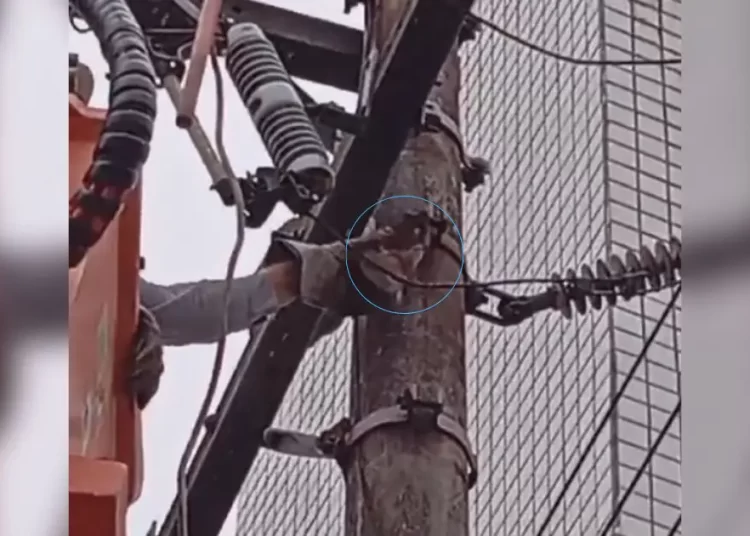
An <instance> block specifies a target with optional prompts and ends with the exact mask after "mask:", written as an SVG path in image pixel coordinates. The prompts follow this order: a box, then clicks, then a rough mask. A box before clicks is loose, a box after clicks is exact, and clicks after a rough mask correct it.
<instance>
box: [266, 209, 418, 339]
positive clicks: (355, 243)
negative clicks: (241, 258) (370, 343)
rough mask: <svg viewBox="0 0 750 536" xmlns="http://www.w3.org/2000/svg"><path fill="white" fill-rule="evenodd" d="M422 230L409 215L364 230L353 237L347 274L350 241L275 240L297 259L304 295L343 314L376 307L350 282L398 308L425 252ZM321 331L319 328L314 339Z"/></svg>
mask: <svg viewBox="0 0 750 536" xmlns="http://www.w3.org/2000/svg"><path fill="white" fill-rule="evenodd" d="M424 233H425V231H424V229H421V226H420V225H418V224H416V223H415V222H414V221H411V220H409V221H406V222H405V223H403V224H401V225H399V226H397V227H395V228H390V227H386V228H383V229H378V230H370V231H366V232H365V233H364V234H363V235H362V236H361V237H359V238H355V239H352V240H351V241H350V242H349V245H348V248H349V251H348V260H349V273H347V269H346V265H345V258H346V257H347V255H346V253H347V251H346V246H345V245H344V244H343V243H341V242H335V243H331V244H323V245H317V244H309V243H305V242H301V241H299V240H295V239H289V238H283V237H278V236H277V237H275V242H276V243H277V244H278V245H279V246H281V247H282V248H283V250H285V251H286V252H287V254H288V257H289V258H292V259H294V260H296V261H297V262H298V263H299V266H300V289H299V290H300V298H301V300H302V301H303V302H305V303H307V304H308V305H311V306H314V307H318V308H321V309H324V310H326V311H327V312H331V313H333V314H334V315H336V316H339V317H345V316H358V315H362V314H367V313H368V312H371V311H372V310H373V309H375V308H374V307H373V306H372V305H371V304H370V303H368V302H367V301H366V300H365V299H363V298H362V296H361V295H360V293H359V292H357V289H355V288H354V286H353V285H352V281H354V283H356V285H357V288H358V289H359V291H360V292H361V293H362V295H364V296H365V297H367V299H368V300H369V301H370V302H372V303H373V304H376V305H377V306H379V307H382V308H385V309H391V310H395V309H397V308H398V304H399V302H400V298H401V296H402V295H403V291H404V289H405V288H406V286H407V285H408V280H409V278H410V276H411V274H413V273H414V271H415V268H416V266H417V265H418V264H419V262H420V261H421V260H422V258H423V257H424V254H425V244H424V238H425V234H424ZM349 275H351V280H350V277H349ZM405 281H406V283H405ZM333 325H334V323H331V326H333ZM320 327H321V328H322V327H323V326H320ZM329 327H330V326H326V328H329ZM335 327H337V326H335ZM335 327H334V328H333V329H335ZM325 331H327V329H326V330H325ZM331 331H332V330H331ZM328 332H330V331H328ZM323 334H325V332H323V333H316V338H319V337H320V336H322V335H323Z"/></svg>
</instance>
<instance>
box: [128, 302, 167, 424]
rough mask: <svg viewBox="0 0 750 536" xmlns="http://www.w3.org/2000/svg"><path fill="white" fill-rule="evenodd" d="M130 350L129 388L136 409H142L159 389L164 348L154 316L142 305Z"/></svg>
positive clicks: (162, 369)
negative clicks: (131, 356)
mask: <svg viewBox="0 0 750 536" xmlns="http://www.w3.org/2000/svg"><path fill="white" fill-rule="evenodd" d="M132 352H133V353H132V355H133V361H132V364H133V366H132V370H131V374H130V378H129V380H130V382H129V383H130V390H131V393H132V394H133V398H134V399H135V403H136V406H138V409H144V408H145V407H146V406H147V405H148V403H149V402H151V399H152V398H153V397H154V395H156V392H157V391H158V390H159V382H160V381H161V375H162V374H163V373H164V348H163V346H162V342H161V330H160V329H159V325H158V324H157V323H156V318H154V315H153V314H152V313H151V312H150V311H149V310H148V309H146V308H143V307H141V309H140V311H139V314H138V327H137V329H136V332H135V337H134V339H133V350H132Z"/></svg>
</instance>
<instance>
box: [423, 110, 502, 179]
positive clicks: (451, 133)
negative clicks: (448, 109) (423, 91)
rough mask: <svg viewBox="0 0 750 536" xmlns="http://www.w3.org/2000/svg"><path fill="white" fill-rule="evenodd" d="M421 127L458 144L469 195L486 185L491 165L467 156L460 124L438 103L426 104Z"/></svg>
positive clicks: (463, 177)
mask: <svg viewBox="0 0 750 536" xmlns="http://www.w3.org/2000/svg"><path fill="white" fill-rule="evenodd" d="M420 127H421V128H422V129H423V130H425V131H427V132H442V133H443V134H446V135H447V136H448V137H450V138H451V140H452V141H453V143H455V144H456V147H457V148H458V152H459V158H460V160H461V180H462V182H463V183H464V189H465V190H466V192H467V193H471V192H472V191H473V190H474V189H475V188H476V187H477V186H481V185H482V184H484V182H485V178H486V177H487V175H489V174H490V163H489V162H488V161H487V160H485V159H484V158H481V157H478V156H470V155H467V154H466V151H465V150H464V144H463V139H462V138H461V129H460V128H459V126H458V123H457V122H456V121H454V120H453V118H451V117H450V116H449V115H448V114H446V113H445V112H444V111H443V109H442V108H441V107H440V105H439V104H438V103H437V102H435V101H427V102H426V103H425V105H424V108H423V109H422V117H421V120H420Z"/></svg>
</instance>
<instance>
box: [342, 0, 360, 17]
mask: <svg viewBox="0 0 750 536" xmlns="http://www.w3.org/2000/svg"><path fill="white" fill-rule="evenodd" d="M363 3H364V1H363V0H344V14H345V15H348V14H349V13H351V11H352V9H354V8H355V7H357V6H358V5H359V4H363Z"/></svg>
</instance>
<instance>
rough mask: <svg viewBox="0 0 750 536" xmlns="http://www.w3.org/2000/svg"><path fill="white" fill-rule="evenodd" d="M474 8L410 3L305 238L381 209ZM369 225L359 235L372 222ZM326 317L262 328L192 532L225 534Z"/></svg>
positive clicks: (201, 492) (200, 483)
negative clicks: (362, 120)
mask: <svg viewBox="0 0 750 536" xmlns="http://www.w3.org/2000/svg"><path fill="white" fill-rule="evenodd" d="M472 4H473V0H440V1H436V0H411V2H409V3H408V5H407V6H405V8H404V12H403V13H404V14H403V17H404V18H403V20H402V22H401V23H400V24H399V25H398V28H397V29H396V31H395V32H394V34H393V38H392V40H391V43H390V45H389V46H387V47H385V48H384V49H383V50H380V51H378V57H379V61H378V64H379V67H380V68H379V69H378V73H379V74H378V76H376V77H374V80H373V83H372V84H371V86H372V89H371V91H370V92H368V94H369V95H370V99H369V102H368V106H367V111H366V114H365V115H366V125H365V129H364V131H363V132H362V133H361V135H359V136H356V137H348V138H347V139H346V140H345V141H344V142H343V143H342V144H341V145H342V147H341V149H340V152H339V154H338V157H337V159H336V163H335V168H336V183H335V188H334V190H333V191H332V192H331V194H330V195H329V196H328V197H327V198H326V200H325V202H324V203H323V204H322V206H321V207H320V211H319V213H318V214H317V216H318V218H319V219H320V221H322V222H325V223H324V224H320V223H319V222H317V221H316V222H314V224H312V225H311V227H310V228H309V229H308V230H307V232H306V233H305V237H304V238H305V239H306V240H308V241H310V242H315V243H321V242H326V241H331V240H333V239H335V238H336V237H332V236H330V234H329V232H327V228H330V229H332V230H335V231H336V232H337V233H340V234H341V235H345V234H346V231H347V230H348V228H349V227H350V226H351V225H352V223H353V222H354V221H355V220H356V219H357V218H358V217H359V216H360V214H362V213H363V212H364V211H365V210H366V209H367V208H368V207H370V206H371V205H372V204H373V203H375V202H376V201H377V200H378V199H379V198H380V196H381V195H382V193H383V189H384V186H385V183H386V180H387V179H388V176H389V174H390V171H391V168H392V167H393V165H394V163H395V162H396V160H397V159H398V157H399V155H400V154H401V151H402V150H403V147H404V144H405V142H406V140H407V138H408V136H409V133H410V132H411V131H412V130H413V129H414V128H415V127H417V126H418V123H419V119H420V114H421V111H422V109H423V107H424V104H425V101H426V100H427V96H428V94H429V92H430V89H431V87H432V86H433V84H434V82H435V80H436V78H437V75H438V72H439V71H440V68H441V67H442V65H443V63H444V61H445V58H446V57H447V55H448V53H449V51H450V50H451V49H452V47H453V46H454V44H455V42H456V38H457V36H458V33H459V30H460V28H461V26H462V23H463V20H464V19H465V17H466V14H467V13H468V12H469V9H470V8H471V6H472ZM367 219H368V218H367V217H366V216H365V217H362V218H361V219H360V223H359V224H358V226H357V228H355V229H353V230H352V236H359V235H360V234H361V232H362V231H363V229H364V225H365V224H366V223H367ZM323 318H324V315H323V314H322V311H320V310H318V309H314V308H311V307H307V306H305V305H303V304H301V303H297V304H294V305H292V306H290V307H287V308H285V309H284V310H282V311H280V312H279V314H278V315H276V316H275V317H274V318H272V319H271V320H269V321H268V322H266V323H265V324H263V325H262V326H261V327H260V329H259V330H258V332H257V333H256V334H255V336H254V337H253V338H252V340H251V341H250V343H249V344H248V346H247V347H246V349H245V351H244V353H243V355H242V357H241V359H240V362H239V364H238V366H237V368H236V370H235V371H234V373H233V375H232V378H231V379H230V381H229V385H228V387H227V390H226V391H225V393H224V395H223V396H222V399H221V401H220V403H219V407H218V410H217V414H216V418H215V421H214V427H213V432H212V433H210V434H207V435H206V436H205V437H204V438H203V440H202V441H201V443H200V445H199V446H198V450H197V452H196V453H195V456H194V457H193V462H192V464H191V466H190V468H189V471H188V475H187V482H188V486H187V487H188V498H187V502H188V511H189V521H188V525H189V527H188V528H189V532H190V534H196V535H201V536H216V535H217V534H219V531H220V530H221V527H222V525H223V524H224V521H225V519H226V517H227V515H228V513H229V511H230V509H231V507H232V504H233V503H234V500H235V497H236V495H237V493H238V492H239V491H240V488H241V487H242V484H243V482H244V481H245V479H246V478H247V474H248V471H249V470H250V468H251V466H252V464H253V462H254V460H255V458H256V456H257V454H258V451H259V449H260V447H261V445H262V443H263V432H264V431H265V430H266V429H267V428H268V427H270V426H271V425H272V423H273V420H274V417H275V415H276V412H277V410H278V409H279V407H280V406H281V403H282V401H283V398H284V395H285V393H286V391H287V389H288V387H289V384H290V383H291V381H292V378H293V377H294V374H295V372H296V370H297V367H298V366H299V364H300V362H301V360H302V357H303V356H304V354H305V351H306V349H307V346H308V343H309V341H310V339H311V335H312V334H313V333H314V331H315V328H316V326H317V325H318V323H319V322H321V320H322V319H323ZM178 513H179V501H178V500H177V498H176V499H175V500H174V501H173V503H172V505H171V507H170V510H169V512H168V513H167V515H166V517H165V519H164V522H163V524H162V526H161V528H160V531H159V535H160V536H179V531H178V520H179V515H178Z"/></svg>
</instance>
